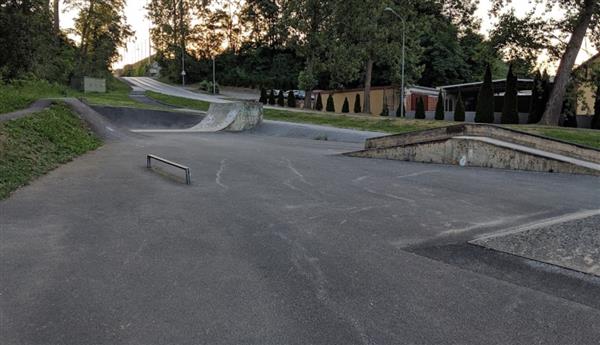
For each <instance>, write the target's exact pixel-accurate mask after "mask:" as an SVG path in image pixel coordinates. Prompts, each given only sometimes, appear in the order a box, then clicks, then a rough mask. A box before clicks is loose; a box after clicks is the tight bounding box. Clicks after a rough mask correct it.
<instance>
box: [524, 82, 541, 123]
mask: <svg viewBox="0 0 600 345" xmlns="http://www.w3.org/2000/svg"><path fill="white" fill-rule="evenodd" d="M543 96H544V90H543V86H542V74H541V73H540V71H539V70H538V71H536V72H535V76H534V78H533V88H532V89H531V100H530V103H529V115H528V117H527V123H529V124H534V123H538V122H540V120H541V119H542V115H543V114H542V113H541V111H542V110H543V104H541V102H542V101H543Z"/></svg>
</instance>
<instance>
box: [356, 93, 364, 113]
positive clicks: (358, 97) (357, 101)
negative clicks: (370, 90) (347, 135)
mask: <svg viewBox="0 0 600 345" xmlns="http://www.w3.org/2000/svg"><path fill="white" fill-rule="evenodd" d="M361 112H362V107H361V106H360V94H358V93H357V94H356V97H355V98H354V113H355V114H359V113H361Z"/></svg>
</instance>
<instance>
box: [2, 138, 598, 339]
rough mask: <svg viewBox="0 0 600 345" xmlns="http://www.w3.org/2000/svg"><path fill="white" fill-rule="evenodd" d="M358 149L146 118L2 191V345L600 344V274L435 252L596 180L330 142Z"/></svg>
mask: <svg viewBox="0 0 600 345" xmlns="http://www.w3.org/2000/svg"><path fill="white" fill-rule="evenodd" d="M360 147H361V145H360V144H351V143H340V142H329V141H317V140H308V139H292V138H284V137H271V136H264V135H256V134H153V135H147V136H144V137H140V138H138V139H136V138H133V139H131V140H128V141H121V142H111V143H108V144H106V145H105V146H104V147H102V148H100V149H99V150H97V151H95V152H92V153H89V154H86V155H85V156H83V157H81V158H79V159H77V160H75V161H73V162H71V163H69V164H67V165H64V166H62V167H60V168H59V169H56V170H55V171H53V172H51V173H50V174H48V175H46V176H44V177H42V178H40V179H38V180H36V181H34V182H33V183H32V184H31V185H30V186H27V187H25V188H22V189H21V190H19V191H17V192H16V193H15V194H14V195H13V196H11V197H10V198H9V199H7V200H5V201H1V202H0V215H1V217H0V229H1V230H0V231H1V232H0V236H1V241H0V245H1V247H0V262H1V263H2V265H0V277H2V279H1V281H0V315H1V316H0V323H1V324H0V343H1V344H7V345H8V344H10V345H12V344H44V345H50V344H51V345H55V344H56V345H58V344H61V345H67V344H94V345H97V344H111V345H114V344H140V345H141V344H144V345H149V344H178V345H183V344H211V345H214V344H235V345H239V344H248V345H250V344H273V345H275V344H277V345H284V344H298V345H300V344H302V345H305V344H340V345H349V344H528V345H529V344H596V343H597V342H598V339H600V310H599V309H598V303H597V301H598V300H599V299H598V296H599V291H600V280H599V279H597V278H594V277H592V276H585V275H577V276H573V275H572V274H569V273H567V272H562V271H559V272H557V271H556V270H555V269H554V268H549V267H547V266H544V265H541V264H533V263H531V262H527V261H523V262H522V263H523V265H524V267H525V268H524V270H525V271H523V272H521V273H522V275H521V276H519V277H516V276H515V275H514V274H513V273H512V272H510V271H506V270H503V267H504V266H503V265H505V263H504V262H500V261H493V260H492V261H491V262H487V263H486V265H487V266H486V267H488V268H486V269H472V268H470V267H465V266H464V265H462V264H461V263H460V262H455V263H448V262H449V261H451V260H442V259H436V258H435V256H436V255H429V254H431V253H432V250H433V251H434V252H435V251H436V250H437V248H438V247H437V246H439V248H442V246H444V245H447V244H464V243H465V242H466V241H468V240H471V239H473V238H474V237H476V236H478V235H481V234H488V233H491V232H494V231H496V230H498V229H503V228H508V227H512V226H516V225H519V224H525V223H531V222H535V221H538V220H542V219H546V218H549V217H556V216H559V215H563V214H570V213H575V212H580V211H583V210H592V209H598V208H600V193H598V186H599V185H600V180H599V179H598V178H597V177H591V176H569V175H559V174H544V173H527V172H513V171H502V170H491V169H477V168H460V167H455V166H442V165H427V164H418V163H407V162H398V161H385V160H369V159H359V158H350V157H344V156H340V155H339V154H340V153H342V152H345V151H349V150H355V149H359V148H360ZM148 153H152V154H156V155H159V156H163V157H165V158H168V159H171V160H174V161H177V162H180V163H182V164H185V165H188V166H190V167H191V169H192V180H193V184H192V185H191V186H186V185H185V184H183V183H181V178H182V177H183V176H182V174H181V172H180V171H177V170H170V169H168V168H165V169H163V170H162V171H158V172H157V171H151V170H148V169H146V168H145V155H146V154H148ZM420 246H426V247H427V248H428V253H429V254H428V255H421V254H419V250H418V248H419V247H420ZM467 246H468V245H467ZM432 248H433V249H432ZM467 251H468V249H467ZM460 257H461V256H460V255H458V256H457V255H453V256H452V258H454V259H456V260H455V261H460V260H459V259H457V258H460ZM470 260H479V256H477V255H474V256H473V258H471V259H470ZM522 260H525V259H522ZM494 265H496V266H497V267H493V266H494ZM471 266H472V265H471ZM490 267H491V268H490ZM492 268H493V269H494V274H491V273H490V272H491V271H492ZM498 272H500V273H498ZM536 274H548V275H549V277H548V278H547V279H548V281H547V282H546V283H545V284H543V285H544V286H540V287H535V286H534V284H531V283H530V282H528V281H527V279H528V278H527V277H530V276H535V275H536ZM570 286H576V287H579V288H577V289H572V290H571V289H569V287H570ZM582 286H585V287H586V288H585V289H582V288H581V287H582Z"/></svg>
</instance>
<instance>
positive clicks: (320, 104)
mask: <svg viewBox="0 0 600 345" xmlns="http://www.w3.org/2000/svg"><path fill="white" fill-rule="evenodd" d="M315 110H318V111H321V110H323V98H322V97H321V93H319V94H318V95H317V103H316V104H315Z"/></svg>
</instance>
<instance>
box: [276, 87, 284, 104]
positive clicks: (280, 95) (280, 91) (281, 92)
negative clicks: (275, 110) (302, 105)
mask: <svg viewBox="0 0 600 345" xmlns="http://www.w3.org/2000/svg"><path fill="white" fill-rule="evenodd" d="M277 105H278V106H280V107H283V106H284V105H285V96H284V95H283V90H279V95H277Z"/></svg>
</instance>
